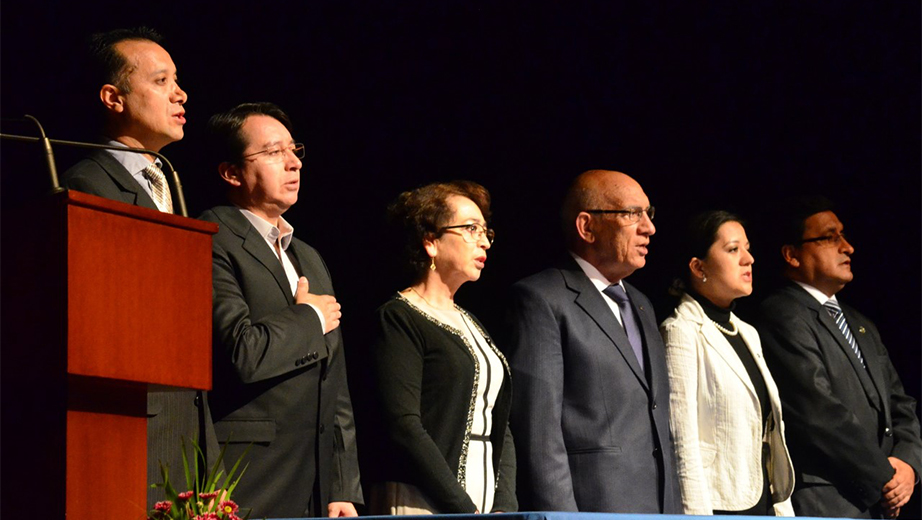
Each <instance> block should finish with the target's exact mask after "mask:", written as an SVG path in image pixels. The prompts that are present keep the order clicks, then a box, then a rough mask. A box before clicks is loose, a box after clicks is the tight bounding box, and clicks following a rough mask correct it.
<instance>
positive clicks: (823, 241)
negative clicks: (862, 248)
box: [800, 233, 846, 246]
mask: <svg viewBox="0 0 922 520" xmlns="http://www.w3.org/2000/svg"><path fill="white" fill-rule="evenodd" d="M843 240H846V238H845V233H835V234H832V235H823V236H821V237H814V238H805V239H803V240H801V241H800V244H801V245H803V244H809V243H811V242H813V243H815V244H818V245H821V246H826V245H831V246H838V245H839V244H841V243H842V241H843Z"/></svg>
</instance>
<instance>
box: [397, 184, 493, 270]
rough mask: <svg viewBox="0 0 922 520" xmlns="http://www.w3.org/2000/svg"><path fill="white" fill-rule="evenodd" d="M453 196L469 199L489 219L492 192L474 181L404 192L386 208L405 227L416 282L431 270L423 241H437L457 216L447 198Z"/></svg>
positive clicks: (406, 244) (406, 241) (406, 253)
mask: <svg viewBox="0 0 922 520" xmlns="http://www.w3.org/2000/svg"><path fill="white" fill-rule="evenodd" d="M452 195H458V196H461V197H467V198H468V199H471V200H472V201H473V202H474V204H476V205H477V207H478V208H480V212H481V213H483V218H484V219H486V220H487V221H489V220H490V192H489V191H487V189H486V188H484V187H483V186H481V185H480V184H477V183H476V182H474V181H466V180H456V181H451V182H436V183H432V184H428V185H426V186H423V187H421V188H417V189H415V190H412V191H405V192H403V193H401V194H400V195H399V196H398V197H397V200H395V201H394V202H393V203H391V205H390V206H388V208H387V212H388V217H389V218H390V221H391V222H392V223H394V224H396V225H399V226H401V227H402V228H403V232H404V238H405V248H404V253H405V255H406V260H407V264H408V267H409V269H410V271H411V273H410V274H411V275H412V276H413V277H414V281H418V280H419V278H420V277H421V276H422V274H423V273H425V271H426V269H428V268H429V263H430V262H431V260H430V259H429V255H428V253H426V250H425V248H424V247H423V240H425V239H427V238H437V237H439V236H440V235H441V233H440V232H439V229H440V228H441V227H442V226H445V225H447V224H448V223H449V221H450V220H451V218H452V217H453V216H454V215H453V212H452V209H451V207H450V206H449V205H448V199H449V198H450V197H451V196H452Z"/></svg>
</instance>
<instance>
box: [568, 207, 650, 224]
mask: <svg viewBox="0 0 922 520" xmlns="http://www.w3.org/2000/svg"><path fill="white" fill-rule="evenodd" d="M583 211H585V212H586V213H596V214H602V215H608V214H614V215H624V217H625V218H626V219H627V220H628V221H629V222H630V223H631V224H636V223H637V222H640V219H641V218H642V217H643V214H644V213H646V214H647V216H648V217H650V220H653V215H654V214H655V213H656V208H654V207H653V206H647V207H646V208H628V209H584V210H583Z"/></svg>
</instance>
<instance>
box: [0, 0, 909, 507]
mask: <svg viewBox="0 0 922 520" xmlns="http://www.w3.org/2000/svg"><path fill="white" fill-rule="evenodd" d="M920 9H922V8H920V3H919V2H917V1H909V0H906V1H903V0H899V1H894V0H887V1H866V2H855V1H841V0H838V1H809V2H782V1H767V0H766V1H751V2H718V1H712V2H630V3H625V2H602V1H599V2H585V3H582V2H580V3H574V2H569V3H566V5H564V4H563V3H557V2H553V3H552V2H508V1H492V2H491V1H469V2H457V1H447V0H443V1H438V2H424V1H415V2H373V1H351V2H350V1H345V2H343V1H315V2H291V3H284V2H282V3H258V2H242V1H238V0H231V1H225V2H221V3H209V4H204V3H203V4H197V3H186V4H183V3H170V4H167V3H163V4H156V5H155V4H141V3H138V4H130V3H124V2H122V3H117V4H116V3H110V2H108V1H103V2H79V3H72V4H68V3H66V2H50V1H48V0H35V1H30V2H24V1H18V2H11V1H6V2H4V3H3V5H2V16H0V23H2V30H0V63H2V68H0V80H2V83H0V85H2V87H0V115H2V117H3V118H5V119H4V120H3V122H2V130H3V132H6V133H29V134H30V135H34V132H35V130H34V129H33V127H31V126H29V125H27V124H24V123H20V122H17V121H11V120H9V119H8V118H18V117H21V116H22V115H23V114H25V113H28V114H32V115H34V116H36V117H38V118H39V120H41V121H42V123H43V124H44V126H45V129H46V132H47V133H48V135H49V136H50V137H53V138H59V139H75V140H94V139H95V138H96V136H97V133H96V132H97V125H96V123H95V115H96V114H97V113H98V112H99V110H100V103H99V101H98V97H97V92H98V88H99V85H97V84H93V83H92V82H89V81H87V69H86V65H85V62H84V61H83V58H82V49H83V47H85V42H86V38H87V36H88V35H89V34H90V33H92V32H95V31H100V30H108V29H112V28H116V27H123V26H136V25H141V24H146V25H149V26H151V27H154V28H156V29H158V30H159V31H160V32H161V33H163V34H164V36H165V38H166V39H165V41H164V47H165V48H166V49H167V50H168V51H169V52H170V53H171V54H172V57H173V60H174V61H175V63H176V65H177V67H178V69H179V76H180V83H181V85H182V87H183V88H184V89H185V90H186V91H187V92H188V94H189V102H188V103H187V104H186V109H187V119H188V124H187V125H186V138H185V139H184V140H183V141H181V142H179V143H174V144H172V145H170V146H168V147H166V148H165V149H164V150H163V152H164V153H165V154H166V155H167V156H168V157H169V158H170V160H171V161H172V162H173V164H174V165H176V167H177V169H178V170H179V172H180V173H181V175H182V179H183V183H184V185H185V187H186V198H187V200H188V202H189V210H190V214H191V215H192V216H195V215H198V214H199V213H201V212H202V211H204V210H205V209H207V208H209V207H211V206H213V205H216V204H221V203H223V200H224V199H223V195H224V193H223V187H222V185H221V181H220V180H219V179H218V177H217V173H216V169H215V166H216V165H215V160H214V159H213V158H210V157H208V156H207V154H206V153H205V151H204V150H205V149H204V147H203V144H204V132H205V123H206V121H207V119H208V117H209V116H211V115H212V114H213V113H215V112H217V111H221V110H225V109H227V108H229V107H231V106H233V105H236V104H237V103H240V102H244V101H262V100H265V101H273V102H275V103H277V104H279V105H280V106H281V107H282V108H284V109H285V110H286V111H287V112H288V113H289V115H290V116H291V118H292V119H293V121H294V123H295V139H297V140H300V141H303V142H304V143H305V144H306V145H307V157H306V159H305V160H304V168H303V170H302V188H301V189H302V191H301V202H300V203H299V204H298V205H296V206H295V207H294V208H293V209H292V210H290V211H289V212H288V213H287V214H286V218H287V219H288V220H289V221H291V222H292V224H293V225H294V226H295V229H296V234H297V235H298V236H299V237H300V238H302V239H304V240H305V241H307V242H308V243H310V244H311V245H314V246H315V247H317V248H318V249H319V250H320V251H321V253H322V254H323V255H324V258H325V259H326V262H327V264H328V265H329V266H330V270H331V271H332V274H333V277H334V280H335V282H336V284H337V292H338V298H339V300H340V301H341V303H342V304H343V306H344V313H345V317H344V320H343V330H344V334H345V336H346V342H347V349H349V352H350V374H351V377H352V384H353V392H354V394H357V395H356V396H355V398H356V400H361V397H362V394H363V393H365V392H366V390H365V389H364V388H363V386H362V385H361V382H362V381H363V380H364V378H365V373H364V371H363V369H364V368H366V367H365V365H364V364H363V361H364V359H366V357H365V356H364V353H365V352H367V348H368V341H369V338H368V334H367V333H366V331H367V325H368V322H369V319H370V316H371V315H372V313H373V311H374V309H375V308H376V307H377V306H378V305H379V304H380V303H381V302H383V301H384V300H385V299H386V298H388V297H389V295H390V294H392V293H393V292H394V291H396V290H398V289H401V288H403V287H405V286H406V281H405V280H403V279H402V278H401V277H400V275H399V273H400V266H401V263H400V260H399V253H400V247H401V244H400V243H399V242H398V241H395V240H393V239H392V237H391V236H390V235H388V234H387V233H385V230H386V227H385V222H384V209H385V207H386V205H387V203H388V202H390V201H391V200H393V198H394V197H395V196H396V195H397V194H398V193H399V192H400V191H403V190H406V189H411V188H414V187H417V186H419V185H421V184H425V183H428V182H431V181H437V180H450V179H454V178H467V179H473V180H476V181H478V182H480V183H482V184H484V185H485V186H486V187H487V188H489V189H490V190H491V192H492V194H493V202H494V205H493V209H494V218H493V222H492V224H493V226H494V227H495V228H496V230H497V235H498V238H497V241H496V245H495V247H494V248H493V249H491V250H490V260H489V261H488V265H487V269H486V270H485V271H484V274H483V277H482V278H481V281H480V282H478V283H477V284H469V285H467V286H465V287H463V288H462V290H461V291H460V292H459V294H458V301H459V303H460V304H461V305H463V306H465V307H466V308H468V309H469V310H471V311H473V312H474V313H475V314H476V315H478V316H479V317H481V318H482V319H483V320H484V321H485V322H486V324H487V326H488V329H489V330H491V331H493V333H494V334H495V335H500V334H501V331H502V328H503V325H502V315H503V304H502V302H503V298H502V295H503V294H504V293H505V291H506V288H507V287H508V286H509V285H510V284H511V283H512V282H514V281H515V280H517V279H519V278H522V277H524V276H527V275H529V274H532V273H534V272H536V271H538V270H540V269H542V268H544V267H546V266H548V265H549V264H550V263H551V262H552V261H553V259H554V258H556V257H557V256H558V255H559V254H560V253H561V249H560V247H561V246H560V243H561V239H560V236H559V232H558V228H559V225H558V223H557V210H558V207H559V202H560V197H561V193H562V190H564V189H565V187H566V185H567V184H568V182H569V181H570V180H571V179H572V178H573V177H574V176H575V175H576V174H578V173H579V172H581V171H583V170H586V169H589V168H607V169H617V170H621V171H624V172H626V173H628V174H630V175H632V176H634V177H635V178H637V179H638V180H639V181H640V183H641V184H642V185H643V186H644V188H645V190H646V192H647V194H648V195H649V197H650V199H651V201H652V203H653V204H654V205H656V207H657V217H656V221H655V224H656V225H657V234H656V236H655V237H654V238H653V242H652V246H651V253H650V256H649V257H648V263H647V267H646V268H644V269H643V270H641V271H638V272H637V273H635V274H634V275H633V276H632V277H631V278H630V281H631V282H632V283H633V284H635V285H636V286H638V287H640V288H641V289H643V290H644V291H645V292H646V293H647V294H648V295H649V296H650V297H651V298H652V299H653V300H654V303H655V305H656V307H657V314H658V316H659V318H660V319H662V318H665V317H666V316H667V315H668V313H669V312H670V311H671V307H672V304H673V302H672V300H671V299H670V298H669V297H668V296H667V295H666V287H667V286H668V284H669V281H670V279H671V277H672V273H673V272H674V269H673V267H674V265H676V263H677V262H678V261H679V260H681V259H679V258H676V257H675V255H673V254H670V252H671V250H672V248H673V247H674V245H675V243H676V241H677V239H678V236H679V234H680V233H681V228H682V225H683V223H684V221H685V219H686V217H687V215H688V214H690V213H691V212H694V211H697V210H700V209H705V208H721V209H730V210H734V211H737V212H739V213H741V214H742V215H743V216H744V217H746V218H747V219H748V221H749V223H750V225H749V227H748V230H749V238H750V240H751V241H752V243H753V251H754V253H755V256H756V260H757V264H756V286H755V293H754V295H753V296H752V297H750V298H748V299H746V300H743V301H742V302H740V303H741V304H740V308H739V314H741V315H742V317H743V318H744V319H746V318H748V317H750V316H751V310H752V308H753V306H754V304H755V303H757V301H758V300H759V299H760V298H761V297H763V296H764V295H765V292H766V290H767V289H768V287H769V286H771V285H772V279H773V277H772V272H773V267H774V266H775V264H776V262H775V261H774V260H775V259H776V258H777V255H778V253H777V250H778V248H777V245H776V244H773V243H772V242H771V239H770V237H771V232H772V231H773V229H774V226H773V218H772V216H771V215H772V212H773V211H774V210H775V209H776V208H777V206H778V205H779V203H780V202H781V200H782V199H783V198H784V197H785V196H787V195H789V194H797V193H823V194H825V195H827V196H829V197H830V198H832V199H833V200H834V201H836V203H837V204H838V206H839V210H838V214H839V217H840V218H841V219H842V221H843V222H844V223H845V226H846V232H847V233H848V234H849V238H850V240H851V241H852V243H853V244H854V246H855V249H856V253H855V255H854V257H853V258H854V262H853V268H854V272H855V280H854V282H852V283H851V284H849V286H848V287H847V288H846V289H845V290H844V291H843V292H842V293H840V296H841V299H842V300H843V301H844V302H846V303H851V304H853V305H855V306H856V307H858V308H859V309H860V310H862V312H864V313H865V314H867V315H868V316H869V317H871V318H872V319H873V320H874V321H875V322H876V323H877V324H878V326H879V328H880V330H881V332H882V335H883V337H884V340H885V341H886V342H887V344H888V346H889V348H890V352H891V357H892V359H893V361H894V364H895V365H896V366H897V367H898V370H899V372H900V374H901V376H902V378H903V381H904V383H905V385H906V387H907V391H908V392H909V393H910V394H911V395H913V396H915V397H916V398H917V399H919V397H920V393H922V392H920V390H922V389H920V348H919V332H920V315H922V312H920V297H919V294H920V260H919V259H920V247H922V246H920V245H922V241H920V212H919V207H920V206H919V204H920V193H922V191H920V187H922V186H920V179H922V176H920V171H922V170H920V137H922V135H920V114H922V111H920V65H922V61H920V15H922V13H920ZM0 146H2V148H0V172H2V174H0V195H2V196H0V209H2V225H3V229H4V230H6V229H9V226H28V225H29V207H30V206H29V205H30V203H31V201H33V200H35V199H36V198H38V197H41V196H42V195H43V193H44V192H45V191H46V190H47V189H48V183H47V180H46V178H45V177H44V176H43V173H44V172H43V168H42V163H41V162H40V155H39V153H38V151H37V149H36V148H32V147H30V145H24V144H21V143H10V142H9V141H4V142H2V145H0ZM56 154H57V157H58V165H59V168H60V170H61V172H63V171H64V170H65V169H66V168H67V167H68V166H70V165H71V164H73V163H74V162H76V160H77V159H78V158H79V157H80V155H81V152H79V151H73V150H65V149H63V148H60V147H58V148H57V149H56ZM3 253H4V255H13V254H16V255H19V254H29V252H28V251H19V250H16V249H15V245H12V246H11V244H8V243H4V244H3ZM685 261H686V262H687V259H686V260H685ZM3 275H4V276H8V275H10V273H5V272H4V273H3ZM3 325H4V326H7V325H8V324H6V323H4V324H3ZM360 427H361V425H360ZM360 449H361V446H360ZM366 455H367V454H366ZM916 493H917V494H916V496H918V493H919V491H918V489H917V492H916ZM914 502H915V503H914V505H913V509H911V510H910V511H907V513H906V514H907V515H908V516H909V517H920V516H922V515H920V512H919V509H918V500H915V501H914Z"/></svg>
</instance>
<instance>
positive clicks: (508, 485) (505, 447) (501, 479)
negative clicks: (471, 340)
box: [374, 295, 518, 513]
mask: <svg viewBox="0 0 922 520" xmlns="http://www.w3.org/2000/svg"><path fill="white" fill-rule="evenodd" d="M456 308H457V309H458V310H460V311H461V312H464V314H465V316H467V317H468V318H471V321H473V322H474V323H476V325H477V327H478V328H479V330H480V332H481V333H482V334H483V336H484V337H485V338H486V339H487V342H488V343H489V345H490V347H491V348H492V349H493V351H494V352H495V353H496V354H497V355H498V356H499V357H500V359H502V362H503V366H504V368H505V371H504V374H503V375H504V377H503V384H502V387H501V388H500V392H499V396H498V397H497V400H496V404H495V406H494V408H493V429H492V432H491V434H490V441H491V443H492V444H493V466H494V469H495V471H496V476H497V482H496V495H495V498H494V501H493V510H494V511H516V510H517V509H518V503H517V501H516V498H515V448H514V446H513V444H512V434H511V433H510V431H509V428H508V424H509V409H510V404H511V402H512V388H511V387H512V385H511V383H512V381H511V378H510V373H509V366H508V364H507V363H506V360H505V358H504V357H503V355H502V354H501V353H500V352H499V350H498V349H497V348H496V346H495V345H494V344H493V341H492V339H490V337H489V336H488V335H487V334H486V331H484V329H483V326H482V325H481V324H480V322H479V321H477V320H476V318H474V317H473V316H471V315H470V314H469V313H467V312H466V311H464V310H462V309H461V308H460V307H456ZM377 318H378V319H377V325H378V331H377V341H376V344H375V348H374V353H375V357H374V361H375V375H376V379H377V385H378V389H379V392H378V399H379V403H380V405H381V411H382V415H383V417H384V424H385V429H386V431H387V438H386V439H385V442H384V449H383V450H382V451H381V453H379V454H378V455H379V456H376V457H375V460H376V461H377V462H378V463H379V464H378V465H379V467H378V468H376V469H377V471H376V472H375V475H376V476H377V477H378V478H379V479H381V480H384V481H393V482H404V483H407V484H412V485H414V486H416V487H418V488H419V489H420V490H422V492H423V493H424V494H425V495H426V497H427V498H428V499H429V500H430V501H431V502H432V503H433V504H434V505H435V506H436V507H437V508H438V511H437V512H438V513H473V512H474V511H475V509H476V508H475V506H474V503H473V502H472V501H471V499H470V497H468V495H467V492H466V491H465V489H464V485H463V482H464V478H465V477H464V465H465V464H464V459H466V456H467V447H468V443H469V436H470V425H471V420H472V417H473V415H472V414H473V406H474V405H473V401H472V399H473V396H472V393H473V389H474V376H475V362H474V357H473V354H472V351H471V347H470V346H468V344H467V342H466V341H465V340H464V339H463V337H462V336H461V335H460V333H459V331H457V330H455V329H453V328H451V327H448V326H446V325H444V324H442V323H441V322H437V321H435V320H433V319H431V318H430V317H428V315H425V314H424V313H422V311H421V310H420V309H418V308H416V307H415V306H413V305H412V304H411V303H409V302H408V301H407V300H406V299H405V298H403V297H402V296H400V295H397V296H395V297H394V298H393V299H392V300H390V301H388V302H387V303H385V304H384V305H382V306H381V307H380V308H379V309H378V312H377ZM484 512H485V511H484Z"/></svg>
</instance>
